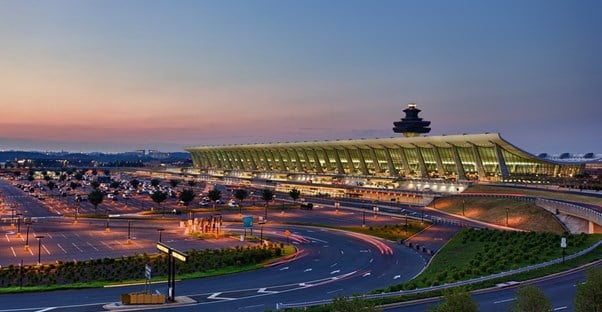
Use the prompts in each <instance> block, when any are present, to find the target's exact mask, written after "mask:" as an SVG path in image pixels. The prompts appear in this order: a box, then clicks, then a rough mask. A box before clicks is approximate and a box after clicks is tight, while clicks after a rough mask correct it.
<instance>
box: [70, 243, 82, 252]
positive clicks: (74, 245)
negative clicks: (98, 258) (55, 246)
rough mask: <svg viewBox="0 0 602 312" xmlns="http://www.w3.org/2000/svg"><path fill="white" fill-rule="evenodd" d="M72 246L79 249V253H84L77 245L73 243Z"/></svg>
mask: <svg viewBox="0 0 602 312" xmlns="http://www.w3.org/2000/svg"><path fill="white" fill-rule="evenodd" d="M71 245H73V247H75V248H77V250H79V252H84V251H83V250H82V249H81V248H79V246H77V245H76V244H75V243H71Z"/></svg>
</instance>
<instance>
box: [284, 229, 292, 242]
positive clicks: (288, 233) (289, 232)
mask: <svg viewBox="0 0 602 312" xmlns="http://www.w3.org/2000/svg"><path fill="white" fill-rule="evenodd" d="M284 236H286V243H287V244H288V243H289V239H288V238H289V237H290V236H291V231H289V230H285V231H284Z"/></svg>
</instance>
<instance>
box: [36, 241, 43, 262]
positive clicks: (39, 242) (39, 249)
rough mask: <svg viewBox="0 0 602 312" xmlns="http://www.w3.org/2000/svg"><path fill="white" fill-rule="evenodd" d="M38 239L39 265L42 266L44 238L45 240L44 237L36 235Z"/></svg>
mask: <svg viewBox="0 0 602 312" xmlns="http://www.w3.org/2000/svg"><path fill="white" fill-rule="evenodd" d="M36 238H37V239H38V265H41V264H42V261H41V251H42V238H44V236H43V235H36Z"/></svg>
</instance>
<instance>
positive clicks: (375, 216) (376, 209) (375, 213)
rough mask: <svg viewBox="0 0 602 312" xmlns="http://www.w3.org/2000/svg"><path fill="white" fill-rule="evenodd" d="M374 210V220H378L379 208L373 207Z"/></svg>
mask: <svg viewBox="0 0 602 312" xmlns="http://www.w3.org/2000/svg"><path fill="white" fill-rule="evenodd" d="M372 210H374V220H376V219H378V206H374V207H372Z"/></svg>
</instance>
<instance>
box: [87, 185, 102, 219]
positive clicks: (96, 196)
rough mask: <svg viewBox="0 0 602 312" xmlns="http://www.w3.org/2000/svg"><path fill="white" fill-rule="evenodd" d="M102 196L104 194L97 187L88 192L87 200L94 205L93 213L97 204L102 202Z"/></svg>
mask: <svg viewBox="0 0 602 312" xmlns="http://www.w3.org/2000/svg"><path fill="white" fill-rule="evenodd" d="M104 196H105V195H104V194H103V193H102V192H101V191H100V190H98V189H94V190H92V191H91V192H90V193H89V194H88V201H89V202H90V204H92V205H93V206H94V213H96V208H98V205H100V204H101V203H102V200H103V198H104Z"/></svg>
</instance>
